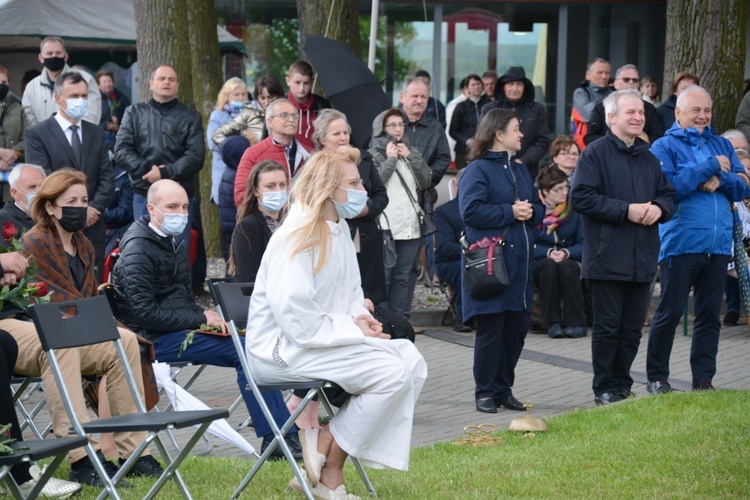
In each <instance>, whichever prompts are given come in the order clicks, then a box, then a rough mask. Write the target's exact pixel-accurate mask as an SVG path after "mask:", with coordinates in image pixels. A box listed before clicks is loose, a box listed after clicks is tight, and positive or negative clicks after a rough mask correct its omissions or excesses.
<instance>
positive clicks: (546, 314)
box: [534, 259, 586, 327]
mask: <svg viewBox="0 0 750 500" xmlns="http://www.w3.org/2000/svg"><path fill="white" fill-rule="evenodd" d="M534 281H535V282H537V283H538V286H539V299H540V300H541V302H542V321H544V322H545V323H547V324H548V325H551V324H553V323H562V324H564V325H565V326H584V327H585V326H586V310H585V309H584V301H583V287H582V286H581V265H580V264H579V263H578V262H576V261H575V260H570V259H565V260H563V261H561V262H559V263H558V262H555V261H554V260H552V259H539V260H535V261H534ZM560 294H562V309H561V308H560Z"/></svg>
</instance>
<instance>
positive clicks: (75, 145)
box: [70, 125, 81, 168]
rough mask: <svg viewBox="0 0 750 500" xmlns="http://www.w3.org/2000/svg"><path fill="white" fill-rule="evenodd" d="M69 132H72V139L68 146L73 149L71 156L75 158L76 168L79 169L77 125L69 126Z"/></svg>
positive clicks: (79, 139) (79, 155) (79, 156)
mask: <svg viewBox="0 0 750 500" xmlns="http://www.w3.org/2000/svg"><path fill="white" fill-rule="evenodd" d="M70 130H71V131H72V132H73V138H72V139H71V141H70V146H71V147H72V148H73V156H75V158H76V167H79V168H80V167H81V138H80V137H78V125H71V126H70Z"/></svg>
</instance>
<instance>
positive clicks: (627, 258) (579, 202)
mask: <svg viewBox="0 0 750 500" xmlns="http://www.w3.org/2000/svg"><path fill="white" fill-rule="evenodd" d="M648 148H649V146H648V143H646V142H645V141H643V140H641V139H636V140H635V143H634V144H633V147H632V148H629V147H628V146H626V145H625V143H624V142H622V141H621V140H620V139H618V138H617V136H615V135H614V134H612V131H611V130H607V134H606V135H605V136H604V137H602V138H601V139H597V140H595V141H594V142H592V143H591V144H590V145H589V146H588V147H587V148H586V149H585V150H584V151H583V154H581V158H580V160H578V165H577V166H576V169H575V172H574V173H573V182H572V183H571V189H570V201H571V202H572V203H573V210H575V211H576V212H578V213H580V214H581V215H582V216H583V261H582V264H583V269H582V271H583V273H582V274H583V277H584V278H590V279H596V280H611V281H630V282H637V283H650V282H651V281H652V280H653V279H654V274H656V262H657V256H658V253H659V230H658V228H657V227H656V226H657V225H656V224H652V225H650V226H644V225H642V224H634V223H632V222H630V221H628V206H629V205H630V204H631V203H646V202H651V203H653V204H654V205H657V206H658V207H659V208H660V209H661V211H662V216H661V218H660V219H659V222H661V223H663V222H666V221H668V220H669V219H670V218H671V217H672V215H673V214H674V187H673V186H672V184H671V183H670V182H669V181H668V180H667V179H666V177H664V174H663V173H662V172H661V169H660V168H659V160H658V159H657V158H656V157H655V156H654V155H653V154H651V153H650V152H649V150H648Z"/></svg>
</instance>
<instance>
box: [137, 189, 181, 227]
mask: <svg viewBox="0 0 750 500" xmlns="http://www.w3.org/2000/svg"><path fill="white" fill-rule="evenodd" d="M146 203H147V205H146V208H147V209H148V214H149V215H150V216H151V222H152V223H153V224H154V225H155V226H156V227H157V228H159V229H160V230H163V227H162V226H163V225H164V214H181V215H187V213H188V206H189V201H188V195H187V193H186V192H185V189H183V187H182V186H180V185H179V184H178V183H176V182H175V181H173V180H170V179H162V180H160V181H156V182H154V183H153V184H151V187H150V188H149V189H148V194H147V195H146ZM164 232H167V231H164Z"/></svg>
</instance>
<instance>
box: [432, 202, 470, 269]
mask: <svg viewBox="0 0 750 500" xmlns="http://www.w3.org/2000/svg"><path fill="white" fill-rule="evenodd" d="M435 226H437V233H435V241H436V247H435V262H454V261H457V260H459V259H460V258H461V243H459V241H458V240H459V239H460V238H461V233H462V232H463V231H464V221H462V220H461V212H460V211H459V209H458V198H454V199H452V200H451V201H448V202H446V203H443V204H442V205H440V206H439V207H437V208H436V209H435Z"/></svg>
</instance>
